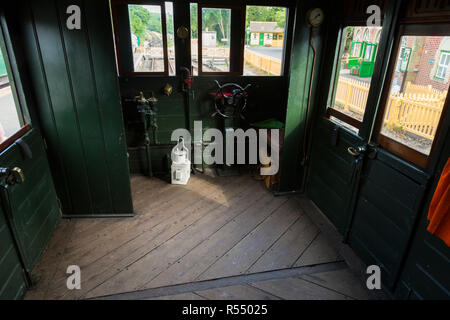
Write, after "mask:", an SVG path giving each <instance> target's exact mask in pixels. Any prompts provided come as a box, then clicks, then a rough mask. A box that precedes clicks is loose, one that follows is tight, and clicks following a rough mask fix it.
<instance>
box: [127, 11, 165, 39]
mask: <svg viewBox="0 0 450 320" xmlns="http://www.w3.org/2000/svg"><path fill="white" fill-rule="evenodd" d="M128 13H129V16H130V26H131V32H133V33H134V35H136V36H138V37H144V36H145V34H146V31H147V30H148V31H155V32H158V33H162V30H161V13H157V12H150V11H148V10H147V9H145V8H144V7H143V6H141V5H129V6H128ZM172 28H173V25H172Z"/></svg>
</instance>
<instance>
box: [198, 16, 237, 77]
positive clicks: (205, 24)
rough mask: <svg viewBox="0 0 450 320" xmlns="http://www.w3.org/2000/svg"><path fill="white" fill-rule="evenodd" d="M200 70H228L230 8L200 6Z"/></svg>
mask: <svg viewBox="0 0 450 320" xmlns="http://www.w3.org/2000/svg"><path fill="white" fill-rule="evenodd" d="M199 22H200V23H199V25H200V26H201V28H199V29H200V36H199V38H198V42H199V50H200V51H199V56H201V65H200V66H199V67H200V69H199V73H201V72H211V73H215V72H229V71H230V43H231V42H230V41H231V9H227V8H201V19H200V21H199Z"/></svg>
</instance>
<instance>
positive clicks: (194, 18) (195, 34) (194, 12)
mask: <svg viewBox="0 0 450 320" xmlns="http://www.w3.org/2000/svg"><path fill="white" fill-rule="evenodd" d="M197 10H198V5H197V4H196V3H191V37H192V38H193V39H197V38H198V30H197V29H198V28H197V26H198V24H197V20H198V13H197Z"/></svg>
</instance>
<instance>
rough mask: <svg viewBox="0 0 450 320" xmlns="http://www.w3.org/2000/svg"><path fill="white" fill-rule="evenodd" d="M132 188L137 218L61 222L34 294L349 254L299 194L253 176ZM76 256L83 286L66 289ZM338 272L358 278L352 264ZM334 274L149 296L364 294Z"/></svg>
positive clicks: (131, 286)
mask: <svg viewBox="0 0 450 320" xmlns="http://www.w3.org/2000/svg"><path fill="white" fill-rule="evenodd" d="M131 187H132V195H133V205H134V210H135V212H136V216H135V217H132V218H112V219H70V220H64V221H63V222H62V223H61V226H59V228H58V230H57V231H56V232H55V234H54V236H53V238H52V240H51V241H50V243H49V245H48V247H47V249H46V251H45V253H44V254H43V256H42V258H41V260H40V262H39V264H38V266H37V267H36V268H35V270H34V271H33V275H34V276H35V277H36V278H40V281H39V282H38V283H37V285H36V287H35V288H34V289H33V290H30V291H29V292H28V293H27V295H26V298H28V299H80V298H95V297H101V296H108V295H114V294H122V293H124V292H133V291H136V290H144V291H145V290H154V289H156V290H157V289H158V288H166V287H169V286H179V285H185V284H190V283H193V284H195V283H199V284H201V283H204V282H205V281H217V280H220V279H228V278H227V277H238V276H247V275H248V276H252V275H256V274H261V275H263V274H264V273H266V272H269V273H270V272H278V271H283V270H284V269H286V270H294V269H291V268H295V267H305V268H306V269H305V270H309V269H308V268H310V267H309V266H313V268H316V265H317V266H318V268H319V269H320V266H321V264H323V265H324V266H325V267H326V263H329V262H333V261H340V260H341V258H340V256H339V254H337V252H336V251H335V250H334V249H332V248H331V247H330V246H329V245H328V244H327V242H326V240H325V238H324V237H322V236H321V235H320V232H319V231H318V229H317V227H316V226H315V225H314V223H313V222H312V221H311V220H310V219H309V218H308V216H307V215H306V214H305V213H304V211H303V210H304V209H303V207H302V206H301V204H299V202H298V201H297V200H295V199H294V198H293V197H289V196H284V197H274V196H273V195H272V194H271V193H270V192H268V191H267V190H266V189H265V188H264V184H263V183H262V182H261V181H256V180H254V179H253V178H252V177H250V176H240V177H227V178H225V177H215V178H214V177H209V176H206V175H195V176H192V178H191V179H190V181H189V184H188V185H186V186H175V185H171V184H169V183H167V182H165V181H163V180H160V179H158V178H152V179H149V178H148V177H144V176H133V177H132V179H131ZM71 264H75V265H78V266H80V268H81V279H82V280H81V287H82V289H81V290H68V289H67V288H66V280H67V274H66V268H67V266H68V265H71ZM319 269H318V270H319ZM274 270H278V271H274ZM311 270H312V269H311ZM327 270H330V269H327ZM331 270H333V269H331ZM330 272H333V271H330ZM334 272H336V271H334ZM335 274H336V275H338V278H339V277H341V278H342V279H344V280H345V281H349V280H348V279H350V278H349V277H350V276H349V274H347V273H345V272H342V273H335ZM330 275H332V273H323V274H321V275H318V276H317V277H313V276H312V275H311V276H305V277H301V278H300V276H299V277H295V276H289V277H288V278H286V279H288V280H286V279H285V280H283V279H269V280H264V281H252V282H251V283H246V282H245V283H238V284H235V285H226V286H223V287H220V288H209V289H203V290H202V289H200V290H192V291H189V292H178V293H173V294H172V295H166V296H164V295H163V294H159V296H150V297H149V298H157V299H288V298H297V299H298V298H337V299H340V298H342V299H346V298H355V299H359V298H363V297H364V292H363V291H361V290H359V289H360V288H358V287H357V286H356V285H355V284H354V283H351V284H347V285H346V284H343V283H341V282H339V281H338V282H336V281H334V282H333V281H332V279H331V276H330ZM215 279H217V280H215ZM249 279H251V278H249ZM265 279H267V278H265ZM272 280H279V281H272ZM282 280H283V281H282ZM345 281H344V282H345ZM289 282H292V283H294V284H295V286H296V287H297V289H298V290H299V291H298V292H297V291H295V290H294V289H293V288H291V286H292V283H291V284H289ZM299 286H300V287H301V288H303V289H299ZM199 288H201V286H200V287H199ZM286 290H291V291H292V290H294V291H293V292H291V293H286V292H284V291H286Z"/></svg>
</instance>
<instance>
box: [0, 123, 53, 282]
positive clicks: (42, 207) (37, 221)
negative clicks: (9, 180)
mask: <svg viewBox="0 0 450 320" xmlns="http://www.w3.org/2000/svg"><path fill="white" fill-rule="evenodd" d="M22 140H23V141H24V142H25V143H27V144H28V146H29V147H30V150H31V152H32V159H29V158H27V157H25V155H24V154H23V152H22V150H21V147H19V145H17V144H13V145H12V146H11V147H9V148H8V149H6V150H5V151H4V152H2V153H1V154H0V164H1V166H2V167H3V166H4V167H7V168H14V167H19V168H21V169H22V171H23V173H24V175H25V182H24V183H22V184H14V185H4V186H3V187H2V188H1V190H0V193H1V201H2V204H3V208H4V210H5V211H6V216H7V219H8V220H9V221H10V224H11V228H12V233H13V235H14V238H15V239H16V241H17V244H18V248H19V252H20V256H21V257H22V260H23V263H24V266H23V267H24V269H25V270H26V272H28V273H31V271H32V269H33V267H34V266H35V265H36V264H37V262H38V259H39V257H40V255H41V254H42V252H43V251H44V249H45V246H46V245H47V242H48V241H49V240H50V237H51V235H52V234H53V231H54V230H55V228H56V225H57V224H58V222H59V220H60V216H61V213H60V209H59V207H58V203H57V198H56V191H55V188H54V186H53V182H52V176H51V173H50V169H49V165H48V160H47V155H46V153H45V150H44V145H43V142H42V138H41V136H40V135H39V133H38V132H37V131H36V130H34V129H32V130H31V131H29V132H28V133H27V134H26V135H25V136H23V137H22Z"/></svg>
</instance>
